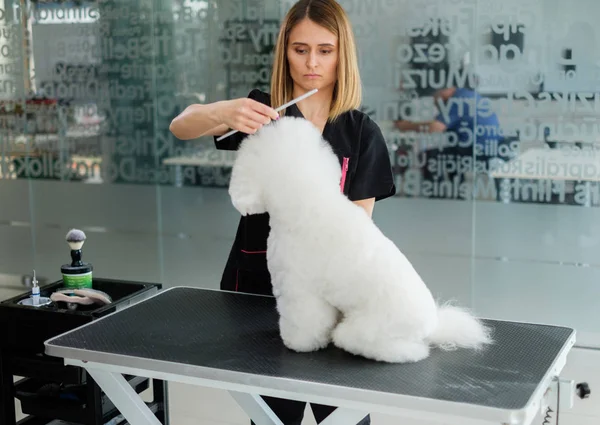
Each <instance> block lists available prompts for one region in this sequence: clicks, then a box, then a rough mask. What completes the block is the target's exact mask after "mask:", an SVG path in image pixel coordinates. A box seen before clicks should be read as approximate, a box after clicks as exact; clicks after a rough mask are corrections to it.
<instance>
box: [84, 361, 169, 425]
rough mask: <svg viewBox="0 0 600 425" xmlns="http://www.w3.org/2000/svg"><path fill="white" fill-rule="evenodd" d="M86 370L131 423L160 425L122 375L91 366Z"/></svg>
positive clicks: (134, 424) (136, 424)
mask: <svg viewBox="0 0 600 425" xmlns="http://www.w3.org/2000/svg"><path fill="white" fill-rule="evenodd" d="M86 371H87V372H88V373H89V374H90V375H91V376H92V378H94V380H95V381H96V383H97V384H98V385H99V386H100V388H102V391H104V393H105V394H106V395H107V396H108V398H110V400H111V401H112V402H113V403H114V405H115V407H116V408H117V409H119V411H120V412H121V414H122V415H123V416H125V419H127V421H128V422H129V423H130V424H131V425H161V423H160V421H159V420H158V418H157V417H156V416H154V413H152V411H151V410H150V409H149V408H148V406H146V403H144V401H143V400H142V398H141V397H140V396H139V394H138V393H136V392H135V390H134V389H133V387H132V386H131V385H130V384H129V383H128V382H127V380H126V379H125V378H124V377H123V375H121V374H119V373H113V372H106V371H103V370H99V369H93V368H90V369H88V368H86Z"/></svg>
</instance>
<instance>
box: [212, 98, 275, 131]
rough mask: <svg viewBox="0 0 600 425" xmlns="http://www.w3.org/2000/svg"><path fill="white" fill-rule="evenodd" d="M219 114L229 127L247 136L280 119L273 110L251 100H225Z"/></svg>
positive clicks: (220, 118) (220, 106)
mask: <svg viewBox="0 0 600 425" xmlns="http://www.w3.org/2000/svg"><path fill="white" fill-rule="evenodd" d="M217 113H218V116H219V120H220V121H221V122H222V123H223V124H225V125H226V126H227V127H229V128H232V129H234V130H238V131H241V132H243V133H246V134H254V133H255V132H256V131H258V130H259V129H260V128H261V127H262V126H263V125H266V124H269V123H270V122H271V120H276V119H279V114H278V113H277V112H275V110H274V109H273V108H271V107H269V106H267V105H265V104H263V103H260V102H258V101H256V100H254V99H250V98H241V99H233V100H225V101H223V102H221V103H220V105H219V109H218V112H217Z"/></svg>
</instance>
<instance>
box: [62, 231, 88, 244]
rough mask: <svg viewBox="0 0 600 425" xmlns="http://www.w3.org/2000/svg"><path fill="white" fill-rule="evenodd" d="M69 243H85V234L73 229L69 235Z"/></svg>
mask: <svg viewBox="0 0 600 425" xmlns="http://www.w3.org/2000/svg"><path fill="white" fill-rule="evenodd" d="M66 239H67V242H83V241H85V233H83V231H81V230H79V229H71V230H69V232H68V233H67V238H66Z"/></svg>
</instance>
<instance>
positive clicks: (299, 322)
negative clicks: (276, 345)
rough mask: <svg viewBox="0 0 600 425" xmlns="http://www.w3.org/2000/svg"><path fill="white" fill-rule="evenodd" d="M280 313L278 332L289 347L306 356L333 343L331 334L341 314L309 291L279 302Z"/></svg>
mask: <svg viewBox="0 0 600 425" xmlns="http://www.w3.org/2000/svg"><path fill="white" fill-rule="evenodd" d="M297 288H302V286H298V287H297ZM277 310H278V311H279V315H280V318H279V331H280V333H281V338H282V339H283V342H284V344H285V346H286V347H288V348H290V349H292V350H294V351H300V352H306V351H315V350H319V349H321V348H324V347H326V346H327V345H329V343H330V342H331V330H332V329H333V327H334V326H335V324H336V323H337V321H338V317H339V312H338V310H337V309H336V308H335V307H333V306H332V305H331V304H329V303H328V302H326V301H325V300H323V299H322V298H319V297H317V296H315V295H313V294H310V293H308V292H306V291H301V292H299V291H294V293H293V294H292V293H286V294H284V295H281V296H279V297H278V298H277Z"/></svg>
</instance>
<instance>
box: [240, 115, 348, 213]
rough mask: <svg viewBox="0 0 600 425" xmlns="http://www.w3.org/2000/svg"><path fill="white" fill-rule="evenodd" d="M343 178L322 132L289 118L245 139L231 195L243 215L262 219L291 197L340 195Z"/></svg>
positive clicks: (299, 120)
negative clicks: (315, 193)
mask: <svg viewBox="0 0 600 425" xmlns="http://www.w3.org/2000/svg"><path fill="white" fill-rule="evenodd" d="M340 178H341V168H340V164H339V162H338V159H337V157H336V156H335V155H334V153H333V151H332V150H331V147H330V146H329V144H328V143H327V142H326V141H324V140H323V138H322V137H321V133H320V132H319V131H318V129H317V128H316V127H315V126H314V125H313V124H312V123H310V122H309V121H307V120H305V119H301V118H294V117H283V118H281V119H280V120H278V121H277V122H274V123H272V124H269V125H267V126H264V127H263V128H261V129H260V130H259V131H258V132H257V133H256V134H253V135H250V136H248V137H246V138H245V139H244V141H243V142H242V144H241V146H240V148H239V150H238V153H237V158H236V160H235V162H234V165H233V170H232V173H231V181H230V183H229V195H230V196H231V201H232V203H233V205H234V207H235V208H236V209H237V210H238V211H239V212H240V213H241V214H242V215H247V214H261V213H264V212H268V211H269V205H270V204H272V202H276V201H278V200H281V201H282V202H283V200H285V199H289V197H290V196H293V197H298V196H300V197H306V196H309V193H310V191H314V190H333V191H335V190H337V191H339V182H340ZM317 185H318V186H317ZM317 188H318V189H317Z"/></svg>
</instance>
